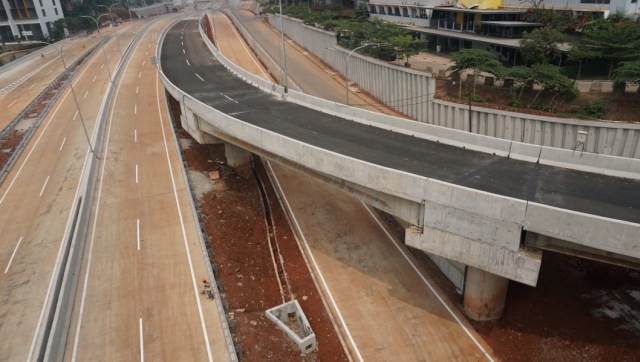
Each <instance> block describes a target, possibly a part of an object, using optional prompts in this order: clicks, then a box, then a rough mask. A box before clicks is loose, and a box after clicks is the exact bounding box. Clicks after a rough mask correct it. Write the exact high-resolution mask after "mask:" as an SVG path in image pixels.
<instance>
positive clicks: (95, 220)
mask: <svg viewBox="0 0 640 362" xmlns="http://www.w3.org/2000/svg"><path fill="white" fill-rule="evenodd" d="M130 63H131V58H129V59H128V60H127V65H126V66H125V67H124V68H125V69H127V68H128V67H129V64H130ZM121 86H122V83H118V88H116V94H115V96H114V97H113V99H118V94H119V93H120V87H121ZM115 105H116V102H112V104H111V112H110V116H109V126H108V129H107V139H106V140H105V150H104V155H105V158H104V161H103V162H102V169H101V170H100V187H99V188H98V196H97V199H96V213H95V216H94V217H93V228H92V230H91V242H90V244H89V256H88V257H87V258H88V259H87V270H86V272H85V274H84V283H83V286H82V298H81V299H80V312H79V316H78V322H77V324H76V334H75V337H74V341H73V353H72V354H71V361H73V362H75V361H76V356H77V353H78V343H79V342H80V327H81V326H82V317H83V315H84V303H85V301H86V298H87V289H88V286H89V272H90V271H91V261H92V259H93V258H92V257H93V245H94V244H95V241H96V229H97V225H98V217H99V215H100V199H101V198H102V186H104V173H105V167H106V165H107V155H108V154H109V140H110V139H111V126H112V125H113V110H114V109H115ZM52 281H53V279H52ZM42 312H43V313H44V309H43V310H42ZM40 318H42V316H41V317H40ZM38 328H39V327H38ZM34 343H35V336H34ZM31 348H32V349H33V346H32V347H31ZM30 359H31V354H30V355H29V360H30Z"/></svg>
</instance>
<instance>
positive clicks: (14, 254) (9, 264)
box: [4, 236, 22, 274]
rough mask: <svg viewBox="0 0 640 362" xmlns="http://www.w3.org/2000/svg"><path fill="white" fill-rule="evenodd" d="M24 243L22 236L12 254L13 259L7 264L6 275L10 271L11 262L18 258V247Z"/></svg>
mask: <svg viewBox="0 0 640 362" xmlns="http://www.w3.org/2000/svg"><path fill="white" fill-rule="evenodd" d="M21 242H22V236H21V237H20V239H18V244H16V247H15V248H14V249H13V253H12V254H11V258H9V262H8V263H7V267H6V268H4V273H5V274H7V272H8V271H9V267H10V266H11V261H13V257H14V256H16V251H18V247H19V246H20V243H21Z"/></svg>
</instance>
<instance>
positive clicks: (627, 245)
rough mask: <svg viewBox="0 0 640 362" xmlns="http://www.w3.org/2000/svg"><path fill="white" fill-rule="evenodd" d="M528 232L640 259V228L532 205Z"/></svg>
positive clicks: (597, 217)
mask: <svg viewBox="0 0 640 362" xmlns="http://www.w3.org/2000/svg"><path fill="white" fill-rule="evenodd" d="M524 228H525V229H526V230H530V231H533V232H536V233H538V234H542V235H547V236H551V237H554V238H557V239H561V240H566V241H570V242H572V243H576V244H579V245H585V246H589V247H592V248H596V249H601V250H606V251H610V252H612V253H617V254H623V255H627V256H630V257H633V258H640V225H638V224H633V223H629V222H624V221H618V220H612V219H607V218H603V217H599V216H595V215H589V214H583V213H578V212H573V211H569V210H563V209H558V208H554V207H551V206H547V205H541V204H537V203H529V206H528V208H527V212H526V218H525V222H524Z"/></svg>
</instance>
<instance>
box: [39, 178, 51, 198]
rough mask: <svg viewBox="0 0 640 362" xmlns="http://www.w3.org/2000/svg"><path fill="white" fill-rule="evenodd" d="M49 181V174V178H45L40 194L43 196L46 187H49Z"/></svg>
mask: <svg viewBox="0 0 640 362" xmlns="http://www.w3.org/2000/svg"><path fill="white" fill-rule="evenodd" d="M48 182H49V176H47V179H46V180H44V185H42V189H40V195H38V196H42V194H43V193H44V188H45V187H47V183H48Z"/></svg>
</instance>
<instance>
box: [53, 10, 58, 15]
mask: <svg viewBox="0 0 640 362" xmlns="http://www.w3.org/2000/svg"><path fill="white" fill-rule="evenodd" d="M53 11H55V12H56V16H57V15H58V8H53Z"/></svg>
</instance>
